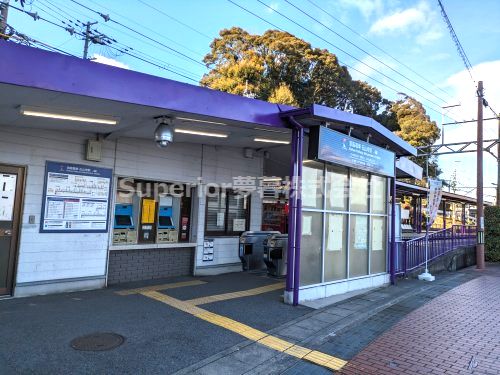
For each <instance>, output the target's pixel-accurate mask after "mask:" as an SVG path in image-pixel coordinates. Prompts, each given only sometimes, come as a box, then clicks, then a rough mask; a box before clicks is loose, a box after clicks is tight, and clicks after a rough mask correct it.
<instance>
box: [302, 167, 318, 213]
mask: <svg viewBox="0 0 500 375" xmlns="http://www.w3.org/2000/svg"><path fill="white" fill-rule="evenodd" d="M322 192H323V164H320V163H317V162H313V161H310V160H306V161H305V162H304V166H303V167H302V207H308V208H322V207H323V194H322Z"/></svg>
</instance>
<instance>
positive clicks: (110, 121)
mask: <svg viewBox="0 0 500 375" xmlns="http://www.w3.org/2000/svg"><path fill="white" fill-rule="evenodd" d="M20 112H21V114H22V115H25V116H35V117H44V118H53V119H58V120H70V121H80V122H93V123H96V124H106V125H116V124H117V123H118V119H116V118H114V117H111V116H101V115H93V114H89V113H78V114H77V113H74V112H66V111H63V110H57V111H55V112H54V111H51V110H46V109H42V108H36V107H25V106H21V109H20Z"/></svg>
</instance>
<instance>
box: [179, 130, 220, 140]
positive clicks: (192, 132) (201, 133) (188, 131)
mask: <svg viewBox="0 0 500 375" xmlns="http://www.w3.org/2000/svg"><path fill="white" fill-rule="evenodd" d="M174 131H175V132H176V133H183V134H192V135H202V136H205V137H215V138H227V137H228V134H222V133H207V132H199V131H197V130H189V129H177V128H176V129H175V130H174Z"/></svg>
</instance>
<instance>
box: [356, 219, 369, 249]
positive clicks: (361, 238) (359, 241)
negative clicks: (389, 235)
mask: <svg viewBox="0 0 500 375" xmlns="http://www.w3.org/2000/svg"><path fill="white" fill-rule="evenodd" d="M354 248H355V249H356V250H368V220H367V217H366V216H362V215H356V216H354Z"/></svg>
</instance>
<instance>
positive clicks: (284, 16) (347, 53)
mask: <svg viewBox="0 0 500 375" xmlns="http://www.w3.org/2000/svg"><path fill="white" fill-rule="evenodd" d="M257 1H258V2H259V3H260V4H262V5H264V6H265V7H266V8H268V9H270V10H272V11H273V12H276V13H277V14H279V15H280V16H282V17H283V18H285V19H287V20H288V21H290V22H292V23H293V24H295V25H297V26H299V27H300V28H302V29H303V30H305V31H307V32H308V33H310V34H312V35H314V36H316V37H317V38H319V39H321V40H322V41H324V42H325V43H328V44H329V45H331V46H332V47H334V48H336V49H338V50H339V51H341V52H343V53H344V54H346V55H347V56H349V57H351V58H352V59H354V60H356V61H358V62H359V63H361V64H363V65H364V66H366V67H368V68H370V69H372V70H373V71H375V72H377V73H379V74H380V75H382V76H384V77H385V78H387V79H389V80H390V81H392V82H394V83H396V84H397V85H400V86H401V87H404V88H405V89H406V90H409V91H411V92H413V93H414V94H416V95H417V96H420V97H421V98H422V99H424V100H426V101H427V102H429V103H432V104H434V105H436V106H437V107H438V108H439V107H440V105H439V104H438V103H436V102H434V101H432V100H430V99H428V98H426V97H424V96H423V95H421V94H419V93H418V92H416V91H415V90H413V89H411V88H409V87H408V86H405V85H404V84H402V83H400V82H398V81H396V80H395V79H393V78H392V77H390V76H388V75H387V74H385V73H383V72H381V71H379V70H377V69H375V68H373V67H372V66H370V65H368V64H367V63H365V62H364V61H363V60H361V59H359V58H357V57H355V56H354V55H352V54H351V53H349V52H347V51H345V50H344V49H342V48H340V47H338V46H336V45H335V44H333V43H331V42H330V41H328V40H327V39H325V38H323V37H322V36H320V35H318V34H317V33H315V32H313V31H311V30H309V29H308V28H307V27H305V26H303V25H301V24H300V23H298V22H296V21H294V20H293V19H291V18H290V17H288V16H287V15H285V14H283V13H281V12H280V11H278V10H276V9H274V8H272V7H271V6H270V5H267V4H266V3H264V2H263V1H262V0H257ZM438 112H439V111H438ZM446 116H447V117H449V116H448V115H446ZM449 118H451V117H449ZM452 119H453V118H452ZM453 120H454V119H453Z"/></svg>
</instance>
